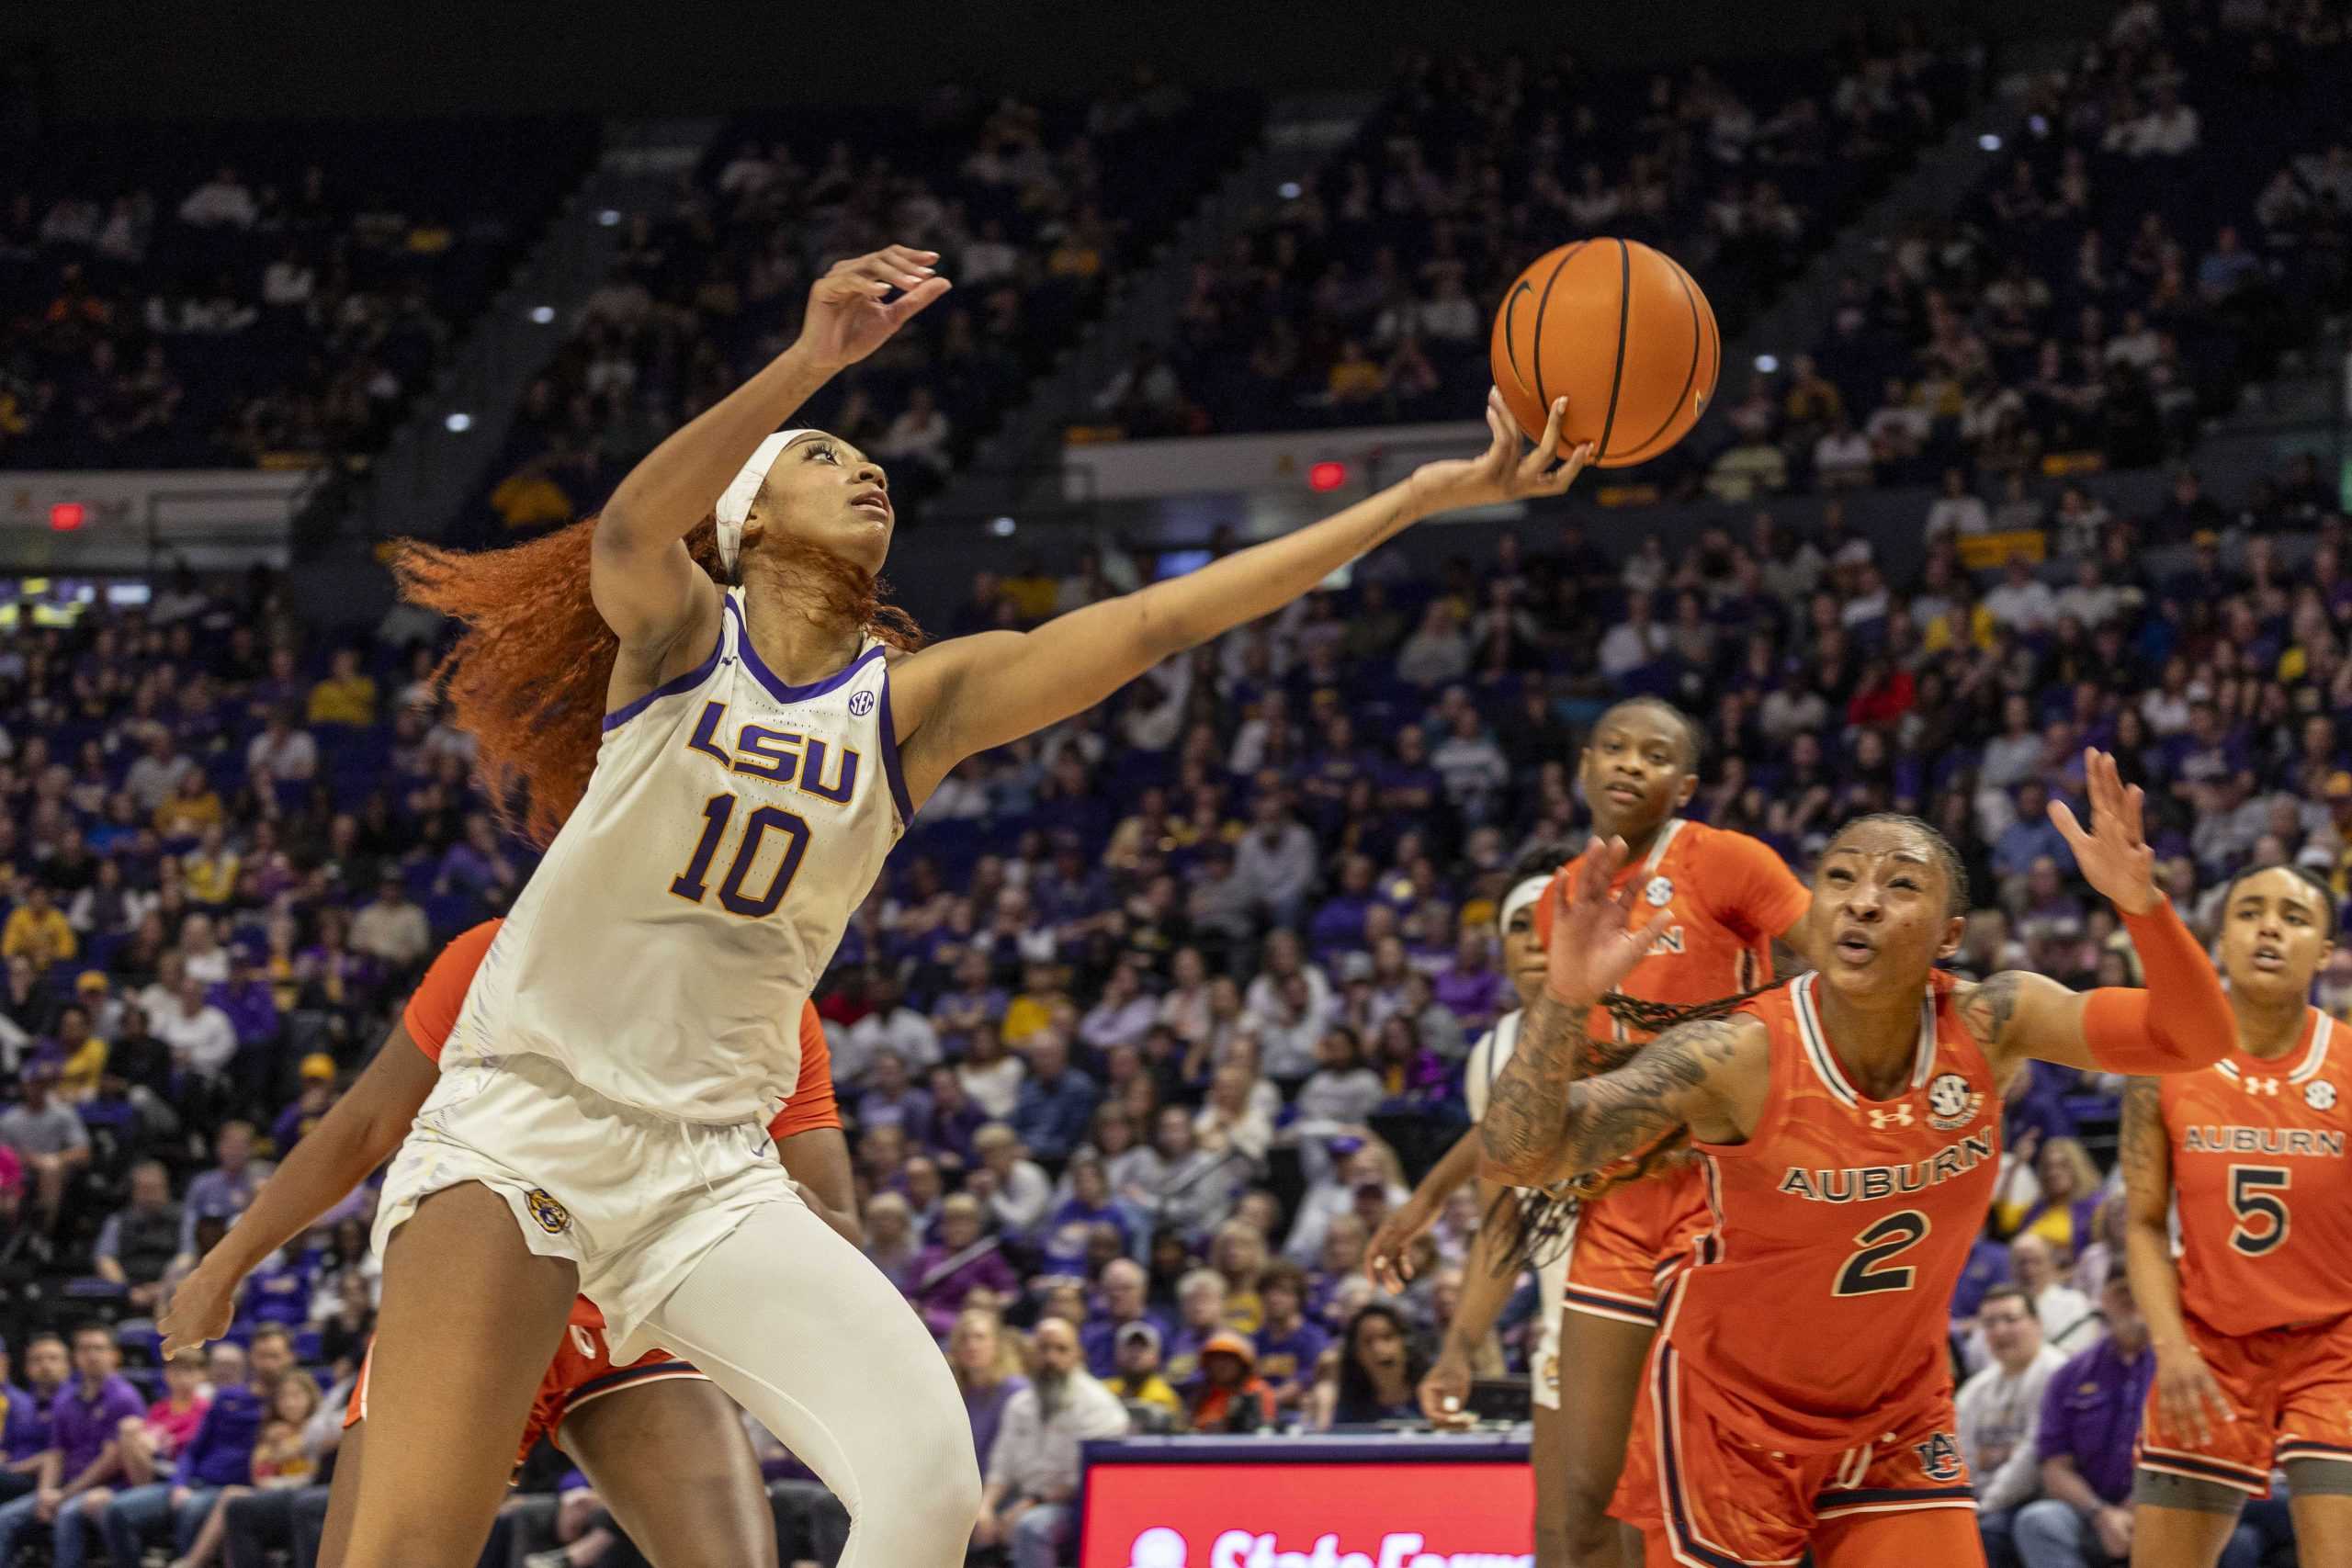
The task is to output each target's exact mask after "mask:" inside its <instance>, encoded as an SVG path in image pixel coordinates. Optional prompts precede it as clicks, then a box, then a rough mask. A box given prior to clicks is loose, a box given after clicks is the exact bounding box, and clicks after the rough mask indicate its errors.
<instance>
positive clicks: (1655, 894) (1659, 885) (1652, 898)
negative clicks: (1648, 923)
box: [1642, 876, 1674, 909]
mask: <svg viewBox="0 0 2352 1568" xmlns="http://www.w3.org/2000/svg"><path fill="white" fill-rule="evenodd" d="M1642 897H1644V898H1645V899H1647V900H1648V901H1649V906H1650V908H1653V909H1663V908H1666V907H1667V906H1668V904H1671V903H1673V902H1674V882H1673V879H1672V878H1670V877H1665V876H1653V877H1651V878H1650V885H1649V886H1647V887H1645V888H1643V889H1642Z"/></svg>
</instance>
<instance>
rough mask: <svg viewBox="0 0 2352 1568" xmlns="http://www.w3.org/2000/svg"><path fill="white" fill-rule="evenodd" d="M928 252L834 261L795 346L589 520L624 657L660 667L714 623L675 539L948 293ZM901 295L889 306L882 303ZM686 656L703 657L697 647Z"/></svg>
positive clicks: (694, 571)
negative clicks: (814, 403)
mask: <svg viewBox="0 0 2352 1568" xmlns="http://www.w3.org/2000/svg"><path fill="white" fill-rule="evenodd" d="M938 259H939V256H938V254H937V253H936V252H933V251H917V250H910V249H909V248H908V247H906V246H904V245H890V246H887V247H885V248H884V249H882V250H878V251H876V252H874V253H873V254H870V255H863V256H856V257H853V258H851V259H850V260H847V261H843V262H839V263H836V264H835V265H834V266H833V267H832V269H831V271H829V272H827V273H826V274H825V276H822V277H820V278H819V279H818V280H817V283H816V286H815V287H814V288H811V289H810V290H809V311H808V315H807V318H806V320H805V321H804V324H803V326H802V329H801V333H800V337H799V339H798V341H797V342H796V343H794V344H793V345H792V346H791V347H790V348H787V349H786V350H785V351H784V352H783V353H782V354H780V355H777V356H776V357H775V359H773V360H771V361H770V362H769V363H768V365H767V367H766V368H764V369H763V370H762V371H761V372H760V373H759V374H758V375H756V376H754V377H752V378H751V379H750V380H748V381H746V382H744V383H743V384H742V385H741V386H740V387H738V388H736V389H734V390H733V391H732V392H729V394H728V395H727V396H726V397H724V398H721V399H720V400H718V402H716V403H713V404H712V405H711V406H710V407H709V408H707V409H705V410H704V411H703V412H701V413H699V414H697V415H695V418H693V419H692V420H690V421H688V422H687V423H685V424H684V425H683V426H681V427H680V428H678V429H677V430H675V431H673V432H672V433H671V434H670V437H669V439H667V440H666V441H663V442H662V445H660V446H656V447H655V448H654V449H653V450H652V451H650V452H649V453H647V454H646V456H645V457H644V459H643V460H642V461H640V462H639V464H638V465H637V467H636V468H632V469H630V470H629V473H628V478H627V479H623V480H621V482H620V486H619V488H618V489H616V490H615V491H613V495H612V499H611V500H610V501H608V502H605V510H604V512H603V513H601V514H599V516H598V517H597V519H596V540H595V548H594V552H593V553H592V555H591V557H590V566H589V573H590V583H591V586H592V587H593V589H594V592H595V596H596V611H597V614H599V615H603V616H604V617H605V625H606V626H610V627H612V628H613V633H614V635H615V636H616V637H619V638H620V639H621V648H622V649H623V651H624V653H630V654H635V655H637V656H638V657H639V660H643V659H645V658H647V657H651V658H653V659H655V660H658V659H659V657H660V656H661V654H662V653H663V652H664V651H666V650H667V649H669V648H670V647H671V645H672V644H673V643H676V642H679V641H680V640H681V638H682V636H683V634H684V633H685V632H686V631H687V630H688V629H689V628H692V627H695V626H701V625H705V624H707V626H709V627H710V628H711V629H712V631H713V632H714V633H715V632H716V630H717V627H718V589H717V587H716V586H715V585H714V584H713V583H712V582H711V581H710V579H709V578H708V577H707V576H706V575H705V574H704V573H703V571H702V570H701V569H699V568H698V567H696V566H695V563H694V561H693V559H692V558H689V557H688V556H687V554H686V549H685V546H684V543H683V541H684V538H685V536H687V535H688V534H689V533H691V532H693V531H694V527H695V525H696V524H697V523H700V522H701V521H702V520H703V519H704V518H705V517H707V516H709V515H710V510H711V508H712V507H713V506H714V505H716V504H717V503H718V498H719V495H720V493H721V492H723V491H725V490H726V489H727V486H728V484H729V482H730V481H732V480H733V479H734V478H735V476H736V474H737V473H738V472H739V471H740V470H741V468H742V467H743V465H744V464H745V463H746V462H748V461H750V460H751V457H752V452H753V451H754V450H755V449H756V448H757V447H758V446H759V445H760V443H761V442H762V441H763V440H765V439H766V438H767V437H768V436H769V434H772V433H773V432H774V431H775V429H776V427H777V426H779V425H781V424H783V423H785V422H786V420H788V419H790V418H791V417H792V414H793V412H794V411H795V410H797V409H798V408H799V407H800V405H801V404H803V403H805V402H807V401H808V400H809V398H810V397H811V396H813V395H814V394H815V393H816V391H817V389H819V388H820V387H822V386H823V385H824V384H825V383H826V382H827V381H829V380H831V379H832V378H833V376H834V374H835V373H836V372H838V371H840V370H841V369H842V367H845V366H848V365H852V364H854V363H855V362H856V361H858V360H860V359H863V358H865V356H866V355H869V354H871V353H873V352H874V351H875V350H876V348H878V347H880V346H881V345H882V344H883V342H884V340H886V339H888V337H889V335H890V334H891V333H895V332H897V331H898V330H899V328H900V327H901V326H903V325H905V324H906V322H907V321H910V319H912V317H913V316H914V314H915V313H916V312H917V311H919V310H922V308H923V307H924V306H926V305H928V304H930V303H931V302H932V301H933V300H934V299H938V298H939V297H940V296H941V295H943V294H944V293H946V292H947V280H946V279H945V278H943V277H937V276H933V273H932V267H931V264H932V263H933V262H935V261H937V260H938ZM893 288H900V289H904V290H905V291H906V292H904V293H903V294H901V295H900V296H899V298H898V299H895V300H893V301H892V302H891V303H889V304H888V305H885V304H883V303H882V297H883V296H884V295H886V294H888V293H889V291H890V290H891V289H893ZM695 640H696V646H695V649H694V651H695V653H696V654H697V655H699V654H700V653H701V652H702V648H701V647H700V642H701V640H702V639H695Z"/></svg>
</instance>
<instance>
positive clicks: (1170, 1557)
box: [1127, 1526, 1535, 1568]
mask: <svg viewBox="0 0 2352 1568" xmlns="http://www.w3.org/2000/svg"><path fill="white" fill-rule="evenodd" d="M1188 1551H1189V1549H1188V1548H1187V1547H1186V1545H1185V1542H1184V1538H1183V1536H1182V1534H1181V1533H1179V1532H1178V1531H1176V1530H1172V1529H1167V1528H1165V1527H1164V1526H1163V1527H1159V1528H1156V1529H1148V1530H1146V1531H1144V1532H1143V1533H1142V1534H1141V1535H1138V1536H1136V1540H1135V1545H1134V1546H1133V1547H1132V1548H1130V1549H1129V1550H1128V1552H1127V1562H1128V1564H1129V1568H1189V1564H1188V1563H1187V1562H1186V1557H1187V1555H1188ZM1534 1562H1535V1559H1534V1558H1533V1557H1532V1556H1526V1555H1522V1554H1521V1553H1518V1552H1511V1551H1453V1552H1446V1551H1430V1550H1429V1539H1428V1538H1427V1537H1426V1536H1423V1535H1421V1534H1419V1533H1418V1532H1416V1531H1411V1530H1399V1531H1395V1532H1392V1533H1390V1534H1387V1535H1384V1536H1382V1537H1381V1538H1380V1550H1379V1551H1378V1552H1377V1553H1376V1554H1375V1553H1373V1552H1366V1551H1340V1538H1339V1535H1338V1534H1337V1532H1334V1533H1332V1534H1330V1535H1322V1536H1317V1537H1316V1538H1315V1546H1314V1549H1313V1550H1312V1551H1283V1550H1282V1549H1281V1545H1280V1543H1279V1542H1278V1541H1277V1540H1275V1539H1274V1537H1272V1535H1259V1534H1257V1533H1255V1532H1254V1531H1250V1530H1238V1529H1237V1530H1227V1531H1225V1532H1224V1533H1223V1534H1221V1535H1219V1536H1218V1537H1217V1538H1216V1543H1215V1544H1214V1545H1212V1546H1211V1547H1210V1548H1209V1561H1208V1568H1533V1564H1534Z"/></svg>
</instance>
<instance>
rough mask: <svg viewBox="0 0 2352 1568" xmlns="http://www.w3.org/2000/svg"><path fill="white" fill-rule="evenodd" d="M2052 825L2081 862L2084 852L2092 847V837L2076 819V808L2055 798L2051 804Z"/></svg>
mask: <svg viewBox="0 0 2352 1568" xmlns="http://www.w3.org/2000/svg"><path fill="white" fill-rule="evenodd" d="M2050 825H2051V826H2052V827H2053V828H2055V829H2058V836H2059V837H2060V838H2062V839H2064V840H2066V847H2067V848H2068V849H2070V850H2072V851H2074V852H2075V860H2076V861H2080V860H2081V859H2082V858H2083V852H2084V851H2085V850H2086V849H2088V848H2089V847H2090V841H2091V836H2090V835H2089V834H2088V833H2086V832H2085V831H2084V830H2083V825H2082V824H2081V823H2080V822H2078V821H2076V820H2075V808H2074V807H2071V806H2069V805H2067V804H2066V803H2065V802H2064V801H2063V800H2059V799H2056V798H2054V797H2053V798H2052V800H2051V802H2050Z"/></svg>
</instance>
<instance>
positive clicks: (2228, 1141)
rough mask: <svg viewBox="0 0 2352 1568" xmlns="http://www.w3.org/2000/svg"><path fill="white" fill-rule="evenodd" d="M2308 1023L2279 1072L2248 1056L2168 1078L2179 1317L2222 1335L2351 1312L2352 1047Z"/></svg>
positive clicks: (2327, 1025) (2327, 1026) (2318, 1021)
mask: <svg viewBox="0 0 2352 1568" xmlns="http://www.w3.org/2000/svg"><path fill="white" fill-rule="evenodd" d="M2309 1013H2310V1016H2309V1021H2308V1023H2307V1024H2306V1026H2305V1029H2304V1033H2303V1038H2302V1040H2301V1041H2300V1042H2299V1043H2298V1044H2297V1046H2296V1048H2295V1049H2294V1050H2291V1051H2290V1052H2288V1053H2287V1055H2284V1056H2282V1057H2280V1058H2278V1059H2277V1060H2275V1061H2268V1062H2266V1061H2264V1060H2262V1059H2261V1058H2260V1057H2258V1056H2250V1055H2247V1054H2246V1053H2245V1051H2243V1050H2237V1051H2233V1052H2232V1053H2231V1054H2230V1055H2229V1056H2227V1057H2226V1058H2225V1059H2223V1060H2222V1061H2221V1062H2220V1063H2218V1064H2216V1065H2215V1066H2211V1067H2208V1068H2206V1069H2204V1070H2203V1071H2201V1072H2195V1073H2177V1074H2172V1075H2169V1076H2167V1077H2162V1078H2159V1079H2158V1080H2157V1086H2158V1088H2157V1094H2158V1103H2159V1104H2160V1105H2161V1106H2162V1107H2163V1115H2164V1124H2165V1138H2166V1140H2167V1141H2168V1142H2169V1143H2170V1144H2171V1145H2172V1179H2173V1193H2174V1201H2175V1203H2176V1205H2177V1213H2178V1216H2179V1225H2180V1229H2179V1235H2180V1300H2181V1305H2183V1306H2184V1307H2186V1308H2187V1309H2188V1311H2189V1312H2190V1313H2192V1314H2195V1315H2196V1316H2197V1318H2198V1319H2199V1321H2201V1322H2203V1323H2204V1324H2206V1325H2208V1326H2209V1327H2211V1328H2213V1329H2216V1330H2218V1331H2220V1332H2221V1333H2223V1334H2228V1335H2245V1334H2258V1333H2261V1332H2263V1331H2264V1330H2266V1329H2272V1328H2283V1327H2286V1326H2288V1325H2292V1324H2301V1323H2312V1322H2317V1321H2319V1320H2322V1319H2325V1318H2334V1317H2341V1316H2343V1315H2344V1314H2346V1313H2352V1269H2347V1268H2346V1258H2352V1159H2347V1158H2346V1138H2347V1135H2352V1038H2346V1039H2341V1040H2339V1039H2337V1038H2336V1036H2338V1035H2340V1034H2344V1033H2345V1032H2346V1031H2345V1028H2344V1026H2343V1025H2342V1024H2339V1023H2337V1022H2336V1021H2335V1020H2333V1019H2331V1018H2329V1017H2328V1016H2327V1015H2326V1014H2325V1013H2323V1012H2321V1011H2319V1010H2317V1009H2315V1008H2314V1009H2312V1010H2309Z"/></svg>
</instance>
